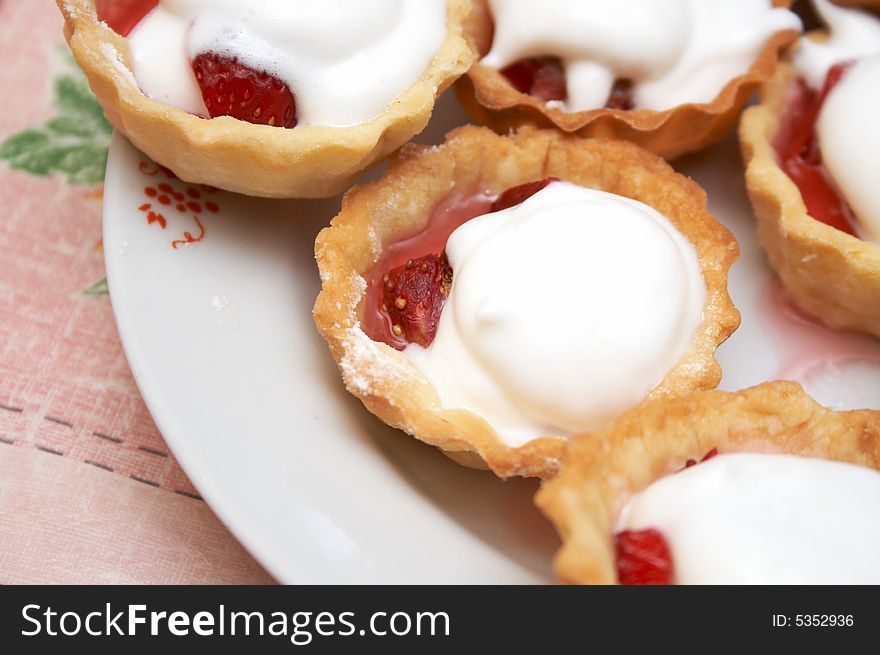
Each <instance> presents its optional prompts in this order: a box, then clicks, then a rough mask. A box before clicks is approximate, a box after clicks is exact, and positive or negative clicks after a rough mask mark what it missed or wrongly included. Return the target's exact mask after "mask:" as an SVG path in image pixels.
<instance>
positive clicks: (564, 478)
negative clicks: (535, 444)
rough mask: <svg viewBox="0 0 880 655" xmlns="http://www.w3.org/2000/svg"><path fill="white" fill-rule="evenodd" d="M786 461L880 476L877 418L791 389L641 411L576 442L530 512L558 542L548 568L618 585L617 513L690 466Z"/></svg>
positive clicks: (563, 575)
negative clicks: (714, 454) (732, 456)
mask: <svg viewBox="0 0 880 655" xmlns="http://www.w3.org/2000/svg"><path fill="white" fill-rule="evenodd" d="M713 448H717V449H718V451H719V452H720V453H734V452H763V453H786V454H791V455H801V456H805V457H817V458H823V459H831V460H839V461H843V462H849V463H851V464H858V465H860V466H866V467H870V468H873V469H880V412H878V411H851V412H838V411H833V410H831V409H827V408H825V407H822V406H821V405H819V404H818V403H816V402H815V401H814V400H813V399H812V398H810V397H809V396H808V395H807V394H806V393H805V392H804V390H803V389H802V388H801V387H800V385H798V384H796V383H794V382H771V383H767V384H762V385H760V386H757V387H753V388H751V389H747V390H745V391H740V392H738V393H724V392H720V391H706V392H701V393H695V394H691V395H689V396H685V397H682V398H677V399H673V400H667V401H662V402H656V401H655V402H651V403H646V404H644V405H643V406H642V407H640V408H639V409H636V410H634V411H632V412H629V413H627V414H626V415H624V416H623V417H621V418H620V419H618V420H617V421H615V422H614V423H613V424H612V425H611V426H610V427H608V428H607V429H605V430H603V431H601V432H598V433H594V434H586V435H581V436H578V437H575V438H574V439H573V440H572V442H571V445H570V447H569V450H568V453H567V455H566V457H565V460H564V462H563V469H562V472H561V473H560V474H559V475H558V476H557V477H556V478H555V479H554V480H551V481H550V482H548V483H547V484H546V485H544V487H543V488H542V489H541V490H540V491H539V492H538V495H537V497H536V503H537V505H538V507H539V508H540V509H541V510H542V511H543V512H544V514H545V515H547V517H548V518H549V519H550V520H551V521H552V522H553V523H554V525H555V526H556V529H557V530H558V532H559V534H560V536H561V538H562V542H563V543H562V547H561V549H560V550H559V552H558V553H557V555H556V558H555V562H554V567H555V570H556V573H557V575H558V576H559V579H560V580H561V581H563V582H566V583H575V584H614V583H616V582H617V572H616V559H615V554H614V547H613V542H612V539H613V536H612V535H613V532H614V530H615V525H616V523H617V518H618V516H619V515H620V512H621V510H622V508H623V507H624V506H625V505H626V503H627V502H628V500H629V499H630V498H631V497H632V496H633V495H634V494H636V493H638V492H640V491H642V490H643V489H645V488H646V487H648V486H649V485H650V484H651V483H653V482H654V481H656V480H658V479H660V478H662V477H664V476H667V475H670V474H672V473H674V472H676V471H679V470H681V468H682V467H683V466H684V464H685V462H686V461H687V460H688V459H694V460H697V461H699V460H700V459H701V458H703V457H704V456H705V455H706V453H707V452H709V451H710V450H712V449H713Z"/></svg>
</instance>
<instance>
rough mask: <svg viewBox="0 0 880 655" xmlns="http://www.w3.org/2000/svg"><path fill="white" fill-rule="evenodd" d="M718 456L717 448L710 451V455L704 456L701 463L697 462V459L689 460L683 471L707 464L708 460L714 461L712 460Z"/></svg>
mask: <svg viewBox="0 0 880 655" xmlns="http://www.w3.org/2000/svg"><path fill="white" fill-rule="evenodd" d="M717 454H718V449H717V448H713V449H712V450H710V451H709V452H708V453H706V454H705V455H703V459H701V460H700V461H699V462H698V461H697V460H695V459H689V460H688V461H686V462H685V463H684V468H683V469H681V470H682V471H683V470H684V469H689V468H690V467H692V466H696V465H697V464H701V463H702V462H705V461H706V460H707V459H712V458H713V457H715V455H717Z"/></svg>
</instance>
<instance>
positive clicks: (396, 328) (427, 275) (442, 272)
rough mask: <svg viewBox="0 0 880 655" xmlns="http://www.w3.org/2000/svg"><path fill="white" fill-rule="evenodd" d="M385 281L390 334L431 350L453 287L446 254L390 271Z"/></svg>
mask: <svg viewBox="0 0 880 655" xmlns="http://www.w3.org/2000/svg"><path fill="white" fill-rule="evenodd" d="M382 281H383V282H384V284H385V287H384V289H383V294H382V311H383V312H384V313H386V314H387V315H388V317H389V319H390V320H391V332H392V333H393V334H394V336H395V337H397V338H399V339H405V340H406V341H408V342H409V343H415V344H418V345H420V346H423V347H425V348H427V347H428V346H430V345H431V342H432V341H434V337H435V335H436V334H437V324H438V323H439V322H440V312H441V311H442V310H443V304H444V303H445V302H446V298H447V297H448V296H449V289H450V287H451V286H452V268H450V266H449V261H448V260H447V259H446V253H445V252H441V253H439V254H437V255H425V256H424V257H419V258H418V259H410V260H409V261H408V262H407V263H406V264H404V265H403V266H398V267H397V268H393V269H391V270H390V271H388V273H387V274H386V275H385V277H384V278H383V279H382Z"/></svg>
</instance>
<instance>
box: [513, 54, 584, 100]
mask: <svg viewBox="0 0 880 655" xmlns="http://www.w3.org/2000/svg"><path fill="white" fill-rule="evenodd" d="M501 74H502V75H504V77H506V78H507V79H508V81H509V82H510V83H511V84H512V85H513V88H515V89H516V90H517V91H519V92H520V93H528V94H529V95H532V96H535V97H537V98H540V99H541V100H544V101H545V102H546V101H548V100H566V99H567V98H568V90H567V89H566V87H565V69H564V68H563V66H562V61H561V60H560V59H559V57H532V58H531V59H523V60H522V61H518V62H516V63H513V64H511V65H510V66H508V67H507V68H504V69H502V70H501Z"/></svg>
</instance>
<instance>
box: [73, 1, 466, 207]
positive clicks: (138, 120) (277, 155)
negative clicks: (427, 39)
mask: <svg viewBox="0 0 880 655" xmlns="http://www.w3.org/2000/svg"><path fill="white" fill-rule="evenodd" d="M58 7H59V9H60V10H61V12H62V14H63V15H64V19H65V28H64V31H65V36H66V38H67V41H68V43H69V45H70V48H71V50H72V51H73V55H74V57H75V58H76V60H77V62H78V63H79V65H80V66H81V67H82V69H83V70H84V71H85V73H86V76H87V77H88V79H89V83H90V85H91V87H92V90H93V91H94V92H95V95H96V96H97V97H98V100H99V101H100V103H101V105H102V107H103V108H104V112H105V114H106V116H107V118H108V120H109V121H110V122H111V123H112V124H113V126H114V127H115V128H116V129H118V130H119V131H121V132H122V133H124V134H125V135H126V136H127V137H128V138H129V139H130V140H131V142H132V143H133V144H134V145H135V146H137V147H138V148H139V149H140V150H142V151H143V152H144V153H145V154H147V155H148V156H149V157H150V158H151V159H153V160H154V161H156V162H157V163H159V164H161V165H163V166H165V167H166V168H168V169H170V170H172V171H173V172H174V173H175V174H176V175H177V176H178V177H179V178H181V179H183V180H185V181H187V182H190V183H202V184H210V185H212V186H216V187H220V188H223V189H227V190H230V191H235V192H239V193H244V194H248V195H254V196H264V197H278V198H281V197H303V198H312V197H326V196H331V195H334V194H336V193H339V192H340V191H342V190H343V189H345V188H346V187H347V186H348V185H350V183H351V181H352V180H353V179H354V178H355V177H356V176H357V175H358V174H359V173H360V172H362V171H363V170H364V169H366V168H367V167H369V166H370V165H371V164H373V163H375V162H377V161H379V160H380V159H382V158H384V157H385V156H387V155H388V154H389V153H391V152H393V151H395V150H396V149H398V148H399V147H400V146H401V145H403V144H404V143H406V142H407V141H409V140H410V139H411V138H412V137H413V136H414V135H416V134H417V133H419V132H420V131H421V130H422V129H424V127H425V125H426V124H427V122H428V119H429V118H430V116H431V112H432V110H433V107H434V101H435V99H436V98H437V96H438V95H439V94H440V93H442V92H443V91H444V90H445V89H446V88H447V87H448V86H449V85H450V84H451V83H452V82H453V81H454V80H455V79H456V78H457V77H458V76H460V75H461V74H462V73H463V72H464V71H465V70H467V68H468V66H469V65H470V64H471V62H472V60H473V52H472V50H471V48H470V46H469V45H468V43H467V41H466V40H465V39H464V37H463V34H462V24H463V22H464V20H465V17H466V15H467V13H468V11H469V8H470V2H469V0H448V3H447V36H446V39H445V41H444V43H443V44H442V46H441V48H440V49H439V50H438V51H437V53H436V55H435V57H434V59H433V61H432V62H431V64H430V66H429V68H428V70H427V71H426V72H425V74H424V75H423V76H422V78H421V79H419V80H418V81H417V82H416V83H415V84H413V85H411V86H410V87H409V88H408V89H406V90H405V91H404V92H403V93H401V94H400V95H399V96H398V97H397V99H396V100H395V101H394V102H393V103H392V104H391V105H389V106H388V107H387V108H386V109H385V111H384V112H383V113H382V114H381V115H379V116H377V117H376V118H374V119H373V120H370V121H369V122H366V123H363V124H361V125H355V126H352V127H322V126H317V125H311V126H305V127H299V128H294V129H289V130H288V129H282V128H277V127H270V126H266V125H252V124H250V123H245V122H243V121H239V120H236V119H233V118H230V117H218V118H213V119H210V120H205V119H202V118H199V117H197V116H194V115H192V114H189V113H187V112H185V111H182V110H180V109H177V108H175V107H171V106H169V105H166V104H163V103H162V102H159V101H157V100H153V99H150V98H148V97H147V96H146V95H144V93H142V92H141V90H140V88H139V87H138V84H137V81H136V80H135V77H134V75H133V73H132V72H131V64H130V52H129V48H128V44H127V42H126V40H125V39H124V38H123V37H121V36H120V35H119V34H117V33H116V32H114V31H113V30H112V29H110V28H109V27H108V26H107V25H106V24H105V23H103V22H101V21H99V20H98V18H97V14H96V9H95V2H94V0H58Z"/></svg>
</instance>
